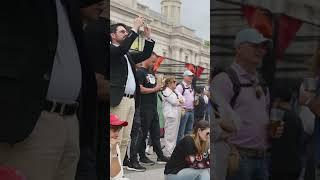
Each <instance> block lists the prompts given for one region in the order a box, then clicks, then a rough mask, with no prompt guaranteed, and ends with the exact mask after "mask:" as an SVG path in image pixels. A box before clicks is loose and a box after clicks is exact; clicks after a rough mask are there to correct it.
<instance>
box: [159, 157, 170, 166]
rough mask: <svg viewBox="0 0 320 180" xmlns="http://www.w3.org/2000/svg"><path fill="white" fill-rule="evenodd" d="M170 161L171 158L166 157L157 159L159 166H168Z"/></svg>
mask: <svg viewBox="0 0 320 180" xmlns="http://www.w3.org/2000/svg"><path fill="white" fill-rule="evenodd" d="M169 160H170V158H168V157H166V156H161V157H158V158H157V164H166V163H167V162H168V161H169Z"/></svg>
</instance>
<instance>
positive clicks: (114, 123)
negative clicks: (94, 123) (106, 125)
mask: <svg viewBox="0 0 320 180" xmlns="http://www.w3.org/2000/svg"><path fill="white" fill-rule="evenodd" d="M110 125H112V126H127V125H128V122H126V121H121V120H120V119H119V117H118V116H117V115H114V114H110Z"/></svg>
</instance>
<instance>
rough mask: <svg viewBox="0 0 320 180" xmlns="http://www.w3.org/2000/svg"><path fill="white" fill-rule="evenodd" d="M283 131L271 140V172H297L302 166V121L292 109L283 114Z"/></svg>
mask: <svg viewBox="0 0 320 180" xmlns="http://www.w3.org/2000/svg"><path fill="white" fill-rule="evenodd" d="M284 122H285V124H284V131H283V134H282V136H281V137H280V138H277V139H273V140H272V148H271V165H272V174H273V173H279V172H282V173H294V172H295V173H299V172H300V171H301V168H302V162H301V154H302V146H303V142H302V132H303V130H302V128H303V127H302V123H301V120H300V118H299V117H298V115H297V114H296V113H295V112H293V111H287V112H286V113H285V116H284Z"/></svg>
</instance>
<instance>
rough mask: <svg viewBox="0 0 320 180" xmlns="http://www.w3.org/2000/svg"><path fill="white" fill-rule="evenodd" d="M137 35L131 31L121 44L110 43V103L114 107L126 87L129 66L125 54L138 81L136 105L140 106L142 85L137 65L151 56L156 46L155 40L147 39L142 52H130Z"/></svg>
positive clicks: (118, 102)
mask: <svg viewBox="0 0 320 180" xmlns="http://www.w3.org/2000/svg"><path fill="white" fill-rule="evenodd" d="M137 37H138V34H137V33H135V32H134V31H130V33H129V35H128V37H127V38H126V39H125V40H124V42H123V43H122V44H121V45H120V46H118V47H117V46H114V45H112V44H110V67H111V68H110V94H111V96H110V105H111V106H112V107H114V106H117V105H119V104H120V101H121V99H122V97H123V95H124V91H125V87H126V82H127V77H128V66H127V60H126V58H125V57H124V55H125V54H127V57H128V59H129V62H130V65H131V68H132V72H133V75H134V78H135V81H136V94H135V102H136V106H138V105H139V103H140V86H139V82H138V80H137V77H136V69H135V65H136V64H138V63H140V62H142V61H144V60H146V59H148V58H149V57H150V56H151V54H152V51H153V47H154V41H147V40H146V41H145V45H144V49H143V51H142V52H138V53H129V49H130V47H131V45H132V43H133V41H134V40H135V39H136V38H137Z"/></svg>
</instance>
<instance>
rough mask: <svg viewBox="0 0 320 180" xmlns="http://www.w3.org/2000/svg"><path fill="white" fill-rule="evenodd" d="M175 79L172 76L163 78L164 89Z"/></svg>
mask: <svg viewBox="0 0 320 180" xmlns="http://www.w3.org/2000/svg"><path fill="white" fill-rule="evenodd" d="M175 81H176V79H175V78H174V77H167V78H165V79H164V89H165V88H167V87H168V86H169V84H171V83H173V82H175Z"/></svg>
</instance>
